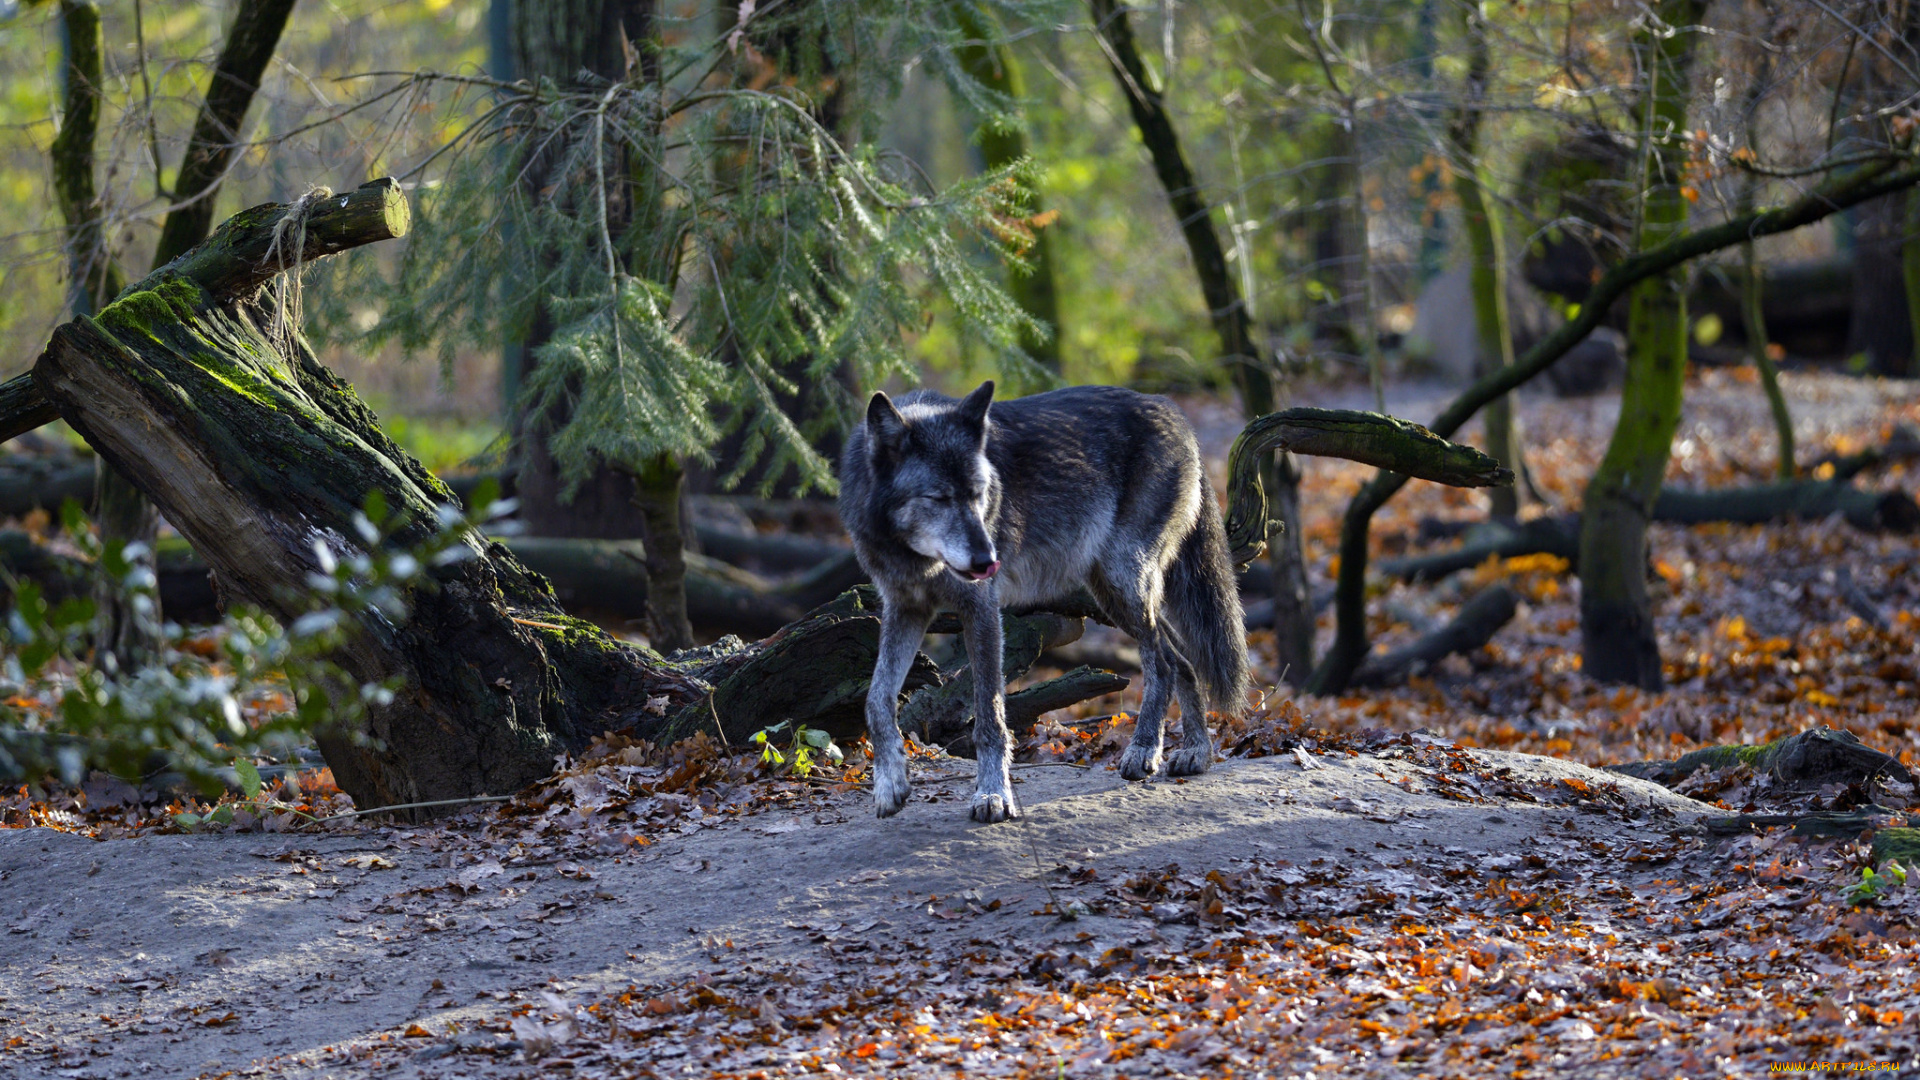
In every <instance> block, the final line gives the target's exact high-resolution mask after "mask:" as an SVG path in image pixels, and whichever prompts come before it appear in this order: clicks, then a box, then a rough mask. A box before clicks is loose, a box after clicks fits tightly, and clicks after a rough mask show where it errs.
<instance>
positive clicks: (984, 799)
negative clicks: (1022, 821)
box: [973, 791, 1020, 825]
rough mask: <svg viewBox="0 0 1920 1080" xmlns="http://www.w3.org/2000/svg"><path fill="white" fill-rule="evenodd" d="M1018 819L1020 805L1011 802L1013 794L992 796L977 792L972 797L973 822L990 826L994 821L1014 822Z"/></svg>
mask: <svg viewBox="0 0 1920 1080" xmlns="http://www.w3.org/2000/svg"><path fill="white" fill-rule="evenodd" d="M1019 817H1020V804H1019V803H1017V802H1014V801H1013V793H1012V792H1008V793H1006V794H1004V795H994V794H989V793H987V792H984V791H982V792H979V793H977V794H976V795H974V797H973V820H975V821H978V822H980V823H981V824H982V825H991V824H993V823H994V822H996V821H1015V820H1018V818H1019Z"/></svg>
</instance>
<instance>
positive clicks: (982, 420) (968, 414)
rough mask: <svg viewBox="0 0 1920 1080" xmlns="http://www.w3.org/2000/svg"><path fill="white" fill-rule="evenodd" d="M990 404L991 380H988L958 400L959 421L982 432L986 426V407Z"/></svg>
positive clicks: (991, 402)
mask: <svg viewBox="0 0 1920 1080" xmlns="http://www.w3.org/2000/svg"><path fill="white" fill-rule="evenodd" d="M991 404H993V380H992V379H988V380H987V381H986V382H983V383H981V384H980V387H979V389H977V390H975V391H974V392H973V393H971V394H968V395H967V396H966V397H964V398H961V399H960V408H959V409H958V410H957V411H958V412H959V414H960V419H962V420H965V421H966V422H967V423H968V424H969V425H970V426H972V427H974V428H978V429H982V430H984V429H985V428H986V426H987V406H989V405H991Z"/></svg>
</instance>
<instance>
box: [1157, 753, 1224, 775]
mask: <svg viewBox="0 0 1920 1080" xmlns="http://www.w3.org/2000/svg"><path fill="white" fill-rule="evenodd" d="M1211 768H1213V747H1211V746H1196V747H1193V748H1192V749H1188V750H1175V751H1174V752H1173V753H1171V754H1168V755H1167V775H1168V776H1199V775H1200V774H1201V773H1203V772H1206V771H1207V770H1208V769H1211Z"/></svg>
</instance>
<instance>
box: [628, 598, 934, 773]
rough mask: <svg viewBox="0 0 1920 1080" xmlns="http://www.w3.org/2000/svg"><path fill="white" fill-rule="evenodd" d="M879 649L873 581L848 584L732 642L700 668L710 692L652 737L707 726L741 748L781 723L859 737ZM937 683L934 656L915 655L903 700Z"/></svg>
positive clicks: (682, 733)
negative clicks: (758, 633) (796, 615)
mask: <svg viewBox="0 0 1920 1080" xmlns="http://www.w3.org/2000/svg"><path fill="white" fill-rule="evenodd" d="M879 649H880V600H879V595H878V593H876V592H875V590H874V588H873V587H872V586H871V585H865V586H861V587H860V588H857V589H849V590H847V591H846V592H844V593H842V594H841V595H840V596H838V597H836V598H834V599H833V600H832V601H830V602H829V603H826V604H823V605H821V606H820V607H817V608H815V609H813V610H812V611H809V612H807V613H806V615H805V616H804V617H803V618H801V619H800V620H799V621H797V622H794V623H793V624H791V625H789V626H787V627H785V628H784V629H782V630H781V631H780V632H779V633H777V634H774V635H773V636H771V637H769V638H767V639H766V640H764V641H760V642H756V643H754V644H751V645H745V644H736V645H735V647H734V648H733V649H732V650H731V651H730V652H729V653H728V654H727V655H725V656H724V657H722V658H721V659H720V660H719V661H718V662H717V663H715V664H713V665H712V666H711V667H709V668H708V669H706V670H705V671H703V672H701V677H702V678H703V679H704V680H706V681H707V682H710V683H711V684H712V686H713V691H712V693H711V694H709V695H707V696H706V697H705V698H703V699H701V700H699V701H696V702H693V703H691V704H689V705H686V706H684V707H682V708H680V709H679V710H678V711H676V712H674V713H673V714H672V716H671V718H670V719H669V720H668V722H667V723H666V725H665V726H664V727H662V728H661V729H660V731H659V733H658V734H657V735H656V736H655V737H656V738H659V739H663V740H668V741H671V740H675V739H683V738H687V737H689V736H691V735H693V734H695V733H696V732H700V731H705V732H707V733H708V734H710V735H714V736H716V737H718V738H720V739H721V740H722V741H724V742H726V743H728V744H730V745H734V746H743V745H745V744H746V742H747V740H748V739H750V738H752V737H753V733H754V732H756V731H759V730H760V729H762V728H766V727H772V726H773V725H775V724H779V723H781V722H783V721H792V722H794V723H796V724H802V725H805V726H806V727H811V728H819V729H821V730H823V731H826V732H828V733H829V734H831V735H833V736H834V737H836V738H850V737H854V736H857V735H860V734H863V733H864V732H865V730H866V716H865V710H866V700H867V683H868V682H869V681H871V679H872V677H873V665H874V662H875V661H876V660H877V659H878V657H879V655H880V654H879ZM940 681H941V680H940V669H939V668H937V667H935V666H934V663H933V661H932V660H929V659H927V657H926V655H925V654H919V655H916V656H915V657H914V661H913V666H912V667H911V668H910V669H909V670H908V672H907V679H906V684H905V687H904V688H903V690H902V700H905V698H906V696H907V695H911V694H912V693H914V692H915V691H917V690H920V689H921V688H923V687H929V686H939V685H940Z"/></svg>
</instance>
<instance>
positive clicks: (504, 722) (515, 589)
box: [33, 180, 703, 806]
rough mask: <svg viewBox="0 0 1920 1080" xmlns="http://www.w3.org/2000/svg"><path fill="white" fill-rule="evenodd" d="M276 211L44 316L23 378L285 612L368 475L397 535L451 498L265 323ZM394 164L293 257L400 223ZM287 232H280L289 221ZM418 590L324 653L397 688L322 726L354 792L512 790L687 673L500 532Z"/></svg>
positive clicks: (222, 565) (227, 590) (233, 574)
mask: <svg viewBox="0 0 1920 1080" xmlns="http://www.w3.org/2000/svg"><path fill="white" fill-rule="evenodd" d="M287 212H288V208H286V207H281V206H276V205H267V206H261V207H255V208H253V209H251V210H247V211H243V212H242V213H241V214H239V215H237V216H236V217H235V218H233V219H232V220H230V221H228V222H227V223H226V224H225V225H223V226H222V227H221V229H220V231H219V232H218V233H216V234H215V235H214V236H213V237H212V238H211V239H210V240H209V241H208V242H207V243H206V244H204V245H201V246H200V247H199V248H196V249H194V250H193V251H191V252H189V253H187V254H186V255H184V256H182V257H181V258H180V259H178V260H175V261H174V262H173V263H170V264H169V265H168V266H166V267H164V268H162V269H161V270H159V271H156V272H155V273H154V274H152V275H149V277H148V278H147V279H146V280H144V281H142V282H141V283H140V284H139V285H137V286H135V287H133V288H132V289H130V290H128V292H127V293H126V294H124V295H123V296H122V297H121V298H120V299H119V300H117V301H115V302H114V303H113V304H111V305H109V306H108V307H107V308H105V309H104V310H102V311H101V312H100V314H99V315H98V316H97V317H95V318H83V319H77V320H75V321H73V322H71V323H68V324H66V325H64V326H62V327H60V328H58V329H57V330H55V331H54V334H53V338H52V340H51V342H50V343H49V344H48V346H47V349H46V351H45V352H44V353H43V354H42V355H41V357H40V359H39V362H38V363H37V364H36V365H35V367H34V372H33V378H34V380H35V382H36V383H37V385H39V386H40V387H41V388H42V389H43V390H44V391H45V393H46V395H47V396H48V397H49V398H50V399H51V400H52V401H53V402H54V403H55V404H56V405H57V406H58V407H59V410H60V415H61V416H62V417H63V418H65V419H66V420H67V422H68V423H70V424H72V425H73V427H74V428H75V429H76V430H78V431H79V432H80V433H81V434H82V435H83V436H85V437H86V439H87V441H88V443H89V444H91V445H92V446H93V448H94V450H95V451H96V452H97V453H98V454H100V455H101V456H102V457H103V458H105V459H106V460H107V462H108V463H109V464H111V465H112V466H113V467H114V468H116V469H118V470H120V471H121V472H122V473H123V474H124V475H126V476H128V477H129V478H131V479H132V480H133V481H134V483H135V484H136V485H138V486H139V487H140V489H141V490H142V491H144V492H145V493H146V494H147V495H148V496H149V497H151V498H152V499H153V500H154V502H155V503H156V504H158V505H159V506H160V507H161V508H162V510H163V511H164V512H165V514H166V517H167V520H168V521H170V522H172V523H173V525H174V527H175V528H177V529H179V531H180V533H181V534H182V535H183V536H184V537H186V539H187V540H188V542H189V543H191V544H192V545H193V548H194V550H195V551H196V552H197V553H199V555H200V556H201V557H202V558H204V559H205V560H206V562H207V564H208V566H209V567H211V569H212V572H213V575H214V578H215V579H216V582H217V590H218V593H219V595H220V597H221V599H222V600H223V601H224V602H226V603H231V602H235V601H244V602H247V603H251V604H254V605H257V606H259V607H261V608H263V609H265V610H267V611H268V612H270V613H273V614H275V615H276V616H279V617H282V618H291V617H295V616H297V615H299V614H300V613H301V609H300V607H299V606H298V604H297V603H292V602H290V600H289V597H291V596H296V595H299V594H301V593H303V591H304V589H305V587H306V582H307V579H308V577H309V575H310V574H312V573H314V572H316V571H317V570H318V566H319V560H318V556H317V555H316V552H315V545H316V543H320V544H324V545H326V546H328V547H331V548H333V549H334V550H335V551H336V552H339V553H340V554H343V555H344V554H347V553H348V552H350V551H351V549H352V546H353V541H352V540H351V539H349V538H351V537H354V536H355V535H356V531H355V528H354V520H355V518H356V516H357V515H358V514H359V513H360V510H361V507H362V506H363V505H364V504H365V501H366V499H367V497H368V494H369V492H373V491H377V492H379V493H380V494H381V496H382V497H383V498H384V499H385V501H386V504H387V506H389V507H390V508H392V509H393V510H394V511H396V512H397V514H398V515H399V517H400V520H403V521H405V522H406V523H407V524H405V525H404V526H402V527H401V528H400V529H399V530H398V531H397V532H396V533H395V534H394V536H393V537H392V538H391V540H390V541H389V542H390V543H392V544H394V545H396V546H399V547H402V548H411V547H413V546H415V545H417V544H418V543H420V542H421V541H422V540H424V539H425V538H426V535H427V533H428V531H429V530H431V529H432V528H433V527H434V524H433V523H434V521H435V516H434V507H435V506H436V505H437V504H443V503H448V502H451V501H452V493H451V492H449V491H448V490H447V489H446V487H445V486H444V485H442V484H441V483H440V482H439V481H438V480H437V479H435V478H434V476H433V475H432V474H431V473H429V472H428V471H427V470H426V469H425V468H424V467H422V466H421V465H420V463H419V462H418V461H416V460H414V459H413V458H412V457H411V456H409V455H408V454H406V453H405V452H404V451H403V450H401V449H400V448H399V447H398V446H397V445H395V444H394V443H393V441H392V440H391V439H389V438H388V437H387V436H386V435H385V433H383V432H382V431H381V430H380V427H379V425H378V423H377V421H376V419H375V417H374V415H373V413H372V411H371V410H369V409H368V408H367V407H366V406H365V405H364V404H362V403H361V401H360V399H359V398H358V397H356V396H355V395H354V393H353V391H352V389H351V388H350V387H349V386H347V385H346V384H345V383H344V382H342V381H340V380H339V379H338V378H336V377H335V376H334V375H333V374H332V373H331V372H329V371H327V370H326V369H325V368H323V367H321V366H320V364H319V363H318V361H316V360H315V358H314V356H313V354H312V352H311V350H310V349H308V348H307V346H306V344H305V342H304V341H302V340H301V339H300V338H299V337H298V335H297V334H294V333H291V332H289V331H287V330H285V329H283V328H280V327H277V326H276V325H275V323H274V312H273V311H271V310H269V308H268V307H267V306H265V305H264V304H262V303H261V302H260V297H259V295H258V293H259V289H260V286H261V285H262V284H263V283H264V282H265V281H266V280H267V279H268V277H269V276H270V275H271V274H272V273H273V272H274V270H275V268H276V267H277V265H278V261H279V260H278V259H277V258H275V259H267V258H265V253H266V250H267V247H268V245H269V244H270V242H271V236H272V234H273V233H274V231H275V226H276V225H277V224H278V223H280V222H282V221H283V220H284V218H285V216H286V214H287ZM407 224H408V216H407V208H406V203H405V201H404V199H403V198H402V197H401V195H400V192H399V188H398V185H396V184H394V183H393V182H392V181H390V180H389V181H381V182H376V183H373V184H369V185H367V186H365V187H362V188H360V189H359V190H358V191H355V192H352V193H350V194H349V195H346V196H340V197H336V198H329V199H326V200H324V201H322V202H320V203H319V204H318V206H317V207H315V208H313V210H312V214H311V216H310V217H309V218H308V221H307V225H306V229H305V236H306V241H307V242H306V245H305V247H304V248H303V249H301V250H299V251H290V252H289V253H288V256H287V261H288V262H295V261H297V260H311V259H313V258H316V257H318V256H320V255H324V254H327V253H329V252H332V251H339V250H343V249H344V248H347V247H351V246H354V244H357V243H370V242H373V241H376V240H379V239H384V238H386V237H390V236H398V235H403V234H404V233H405V232H406V229H407ZM287 231H288V232H289V234H292V233H295V232H297V230H287ZM466 544H467V547H468V548H469V550H470V553H471V556H472V557H471V558H469V559H467V560H465V561H462V562H458V563H455V564H452V565H450V566H447V567H443V568H440V569H438V570H436V572H435V577H436V581H435V587H434V588H431V589H420V590H415V591H414V593H413V595H412V596H411V597H410V602H411V608H412V613H411V616H410V618H409V619H408V620H407V621H406V622H405V624H404V625H399V626H395V625H392V624H386V623H378V622H375V621H373V620H365V621H363V622H362V624H361V628H360V632H358V633H356V634H354V635H352V637H351V639H350V640H349V642H348V643H347V644H346V645H345V646H344V647H343V648H342V650H341V652H340V654H339V656H338V657H337V661H338V663H339V664H340V665H341V667H342V668H343V669H344V670H345V671H346V672H347V674H348V675H349V676H350V677H352V678H353V679H355V680H357V681H359V682H361V683H383V682H387V681H389V680H392V681H397V682H398V683H400V684H401V685H403V686H404V687H405V689H404V691H403V692H401V693H399V694H397V695H395V696H394V697H393V699H392V700H391V701H390V702H388V703H385V704H381V705H376V706H375V707H373V708H372V709H371V710H370V712H369V714H368V716H367V719H366V722H365V728H364V730H362V731H359V732H347V731H323V732H320V733H318V734H317V737H318V739H319V743H320V747H321V750H322V752H323V753H324V754H325V755H326V758H327V762H328V764H329V765H330V766H331V767H332V769H333V772H334V776H335V778H336V779H337V780H338V782H339V783H340V786H341V787H342V789H344V790H345V791H347V793H348V794H350V795H351V796H353V798H354V800H355V801H356V802H357V803H358V804H360V805H362V806H378V805H391V804H400V803H415V802H427V801H435V800H442V799H458V798H463V797H470V796H474V795H481V794H489V793H501V792H508V791H513V790H515V789H517V788H519V787H521V786H523V785H524V784H526V783H528V782H531V781H532V780H535V779H538V778H539V777H540V776H542V775H545V774H546V773H547V772H548V771H549V770H550V768H551V766H552V761H553V757H554V755H555V754H557V753H559V752H561V751H562V750H564V749H568V748H574V747H578V746H580V745H583V744H584V743H585V741H586V740H587V738H588V737H589V736H590V735H592V734H594V733H595V732H597V731H599V730H602V729H604V728H606V727H608V726H610V725H615V724H618V723H620V722H621V721H622V720H623V719H624V718H625V717H627V716H629V715H630V714H632V713H635V712H637V711H639V710H640V709H641V708H642V707H643V705H644V703H645V702H647V701H648V700H649V698H658V697H665V698H667V699H668V700H669V701H673V702H684V701H690V700H692V699H694V698H695V697H697V696H699V694H700V693H701V692H702V689H703V688H702V687H701V686H700V685H699V684H698V683H697V682H695V681H694V680H692V679H690V678H688V677H686V676H685V675H684V674H683V673H682V672H681V671H680V670H678V669H676V668H675V667H673V666H672V665H669V664H667V663H666V662H664V661H662V660H661V659H660V658H659V657H658V656H655V655H652V654H649V653H646V652H643V651H641V650H638V649H635V648H632V647H630V646H627V645H625V644H623V643H621V642H618V641H615V640H614V639H612V638H609V637H608V636H607V635H605V634H604V633H602V632H601V631H599V630H598V629H597V628H595V627H593V626H591V625H590V624H586V623H583V622H581V621H580V620H577V619H573V618H570V617H569V616H567V615H565V614H564V613H563V612H562V611H561V609H560V606H559V603H558V602H557V601H556V599H555V598H554V596H553V593H552V591H551V589H549V588H548V586H547V584H546V582H544V581H543V580H541V579H540V578H539V577H538V576H537V575H535V574H533V573H531V572H529V571H528V570H527V569H526V568H525V567H524V566H523V565H521V563H520V562H519V561H518V560H516V559H515V558H514V557H513V555H512V554H511V553H510V552H509V551H508V550H507V549H506V548H504V547H502V546H501V545H498V544H490V543H487V542H485V541H484V540H482V539H481V538H480V537H477V536H469V537H468V538H467V540H466Z"/></svg>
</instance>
